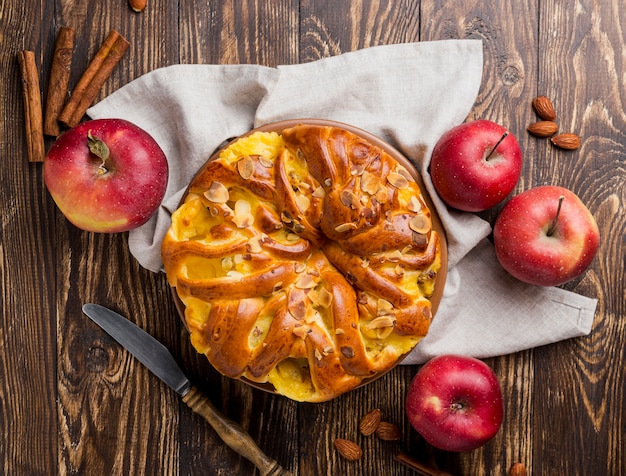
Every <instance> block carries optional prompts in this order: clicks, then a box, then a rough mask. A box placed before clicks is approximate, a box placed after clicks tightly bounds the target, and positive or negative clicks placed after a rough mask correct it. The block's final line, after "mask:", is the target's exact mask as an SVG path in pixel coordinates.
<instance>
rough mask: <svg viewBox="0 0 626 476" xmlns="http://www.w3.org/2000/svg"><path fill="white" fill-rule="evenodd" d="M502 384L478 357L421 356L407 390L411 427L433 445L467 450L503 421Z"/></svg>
mask: <svg viewBox="0 0 626 476" xmlns="http://www.w3.org/2000/svg"><path fill="white" fill-rule="evenodd" d="M503 413H504V405H503V403H502V390H501V388H500V383H499V382H498V379H497V377H496V375H495V373H494V372H493V370H492V369H491V368H490V367H489V366H488V365H487V364H485V363H484V362H482V361H481V360H478V359H475V358H473V357H466V356H463V355H453V354H450V355H441V356H439V357H435V358H433V359H431V360H429V361H428V362H426V363H425V364H424V365H423V366H422V367H421V368H420V370H419V371H418V372H417V374H416V375H415V377H414V378H413V380H412V381H411V384H410V386H409V390H408V392H407V397H406V414H407V416H408V417H409V421H410V423H411V425H412V426H413V428H415V429H416V430H417V432H418V433H419V434H420V435H422V437H424V439H425V440H426V441H427V442H428V443H430V444H431V445H433V446H434V447H436V448H439V449H442V450H446V451H471V450H474V449H476V448H478V447H480V446H482V445H484V444H485V443H487V441H489V440H490V439H491V438H493V437H494V436H495V434H496V433H497V432H498V430H499V429H500V426H501V424H502V416H503Z"/></svg>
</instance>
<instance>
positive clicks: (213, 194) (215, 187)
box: [204, 182, 230, 203]
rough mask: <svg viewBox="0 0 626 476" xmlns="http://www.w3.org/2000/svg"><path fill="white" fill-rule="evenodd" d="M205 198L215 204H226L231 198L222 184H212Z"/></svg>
mask: <svg viewBox="0 0 626 476" xmlns="http://www.w3.org/2000/svg"><path fill="white" fill-rule="evenodd" d="M204 196H205V197H206V198H207V200H210V201H211V202H213V203H226V202H227V201H228V199H229V198H230V194H229V193H228V189H227V188H226V186H225V185H224V184H222V183H220V182H213V183H211V186H210V187H209V189H208V190H207V191H206V192H204Z"/></svg>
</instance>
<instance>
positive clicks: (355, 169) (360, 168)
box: [350, 164, 365, 175]
mask: <svg viewBox="0 0 626 476" xmlns="http://www.w3.org/2000/svg"><path fill="white" fill-rule="evenodd" d="M364 171H365V166H364V165H362V164H358V165H352V167H350V175H362V174H363V172H364Z"/></svg>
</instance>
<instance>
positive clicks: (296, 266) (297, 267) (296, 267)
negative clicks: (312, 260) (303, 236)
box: [293, 235, 306, 273]
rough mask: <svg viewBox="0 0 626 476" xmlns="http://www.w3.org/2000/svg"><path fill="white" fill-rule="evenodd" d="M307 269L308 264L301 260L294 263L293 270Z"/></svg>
mask: <svg viewBox="0 0 626 476" xmlns="http://www.w3.org/2000/svg"><path fill="white" fill-rule="evenodd" d="M296 236H297V235H296ZM305 269H306V264H304V263H301V262H300V261H298V262H296V263H295V264H294V265H293V270H294V271H295V272H296V273H302V272H303V271H304V270H305Z"/></svg>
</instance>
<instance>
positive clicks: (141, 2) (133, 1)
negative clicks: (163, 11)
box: [128, 0, 148, 13]
mask: <svg viewBox="0 0 626 476" xmlns="http://www.w3.org/2000/svg"><path fill="white" fill-rule="evenodd" d="M147 3H148V0H128V4H129V5H130V8H132V9H133V11H135V12H137V13H139V12H142V11H144V10H145V8H146V5H147Z"/></svg>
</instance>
